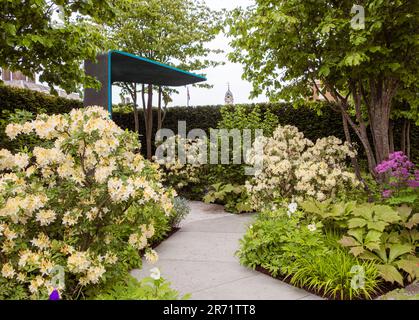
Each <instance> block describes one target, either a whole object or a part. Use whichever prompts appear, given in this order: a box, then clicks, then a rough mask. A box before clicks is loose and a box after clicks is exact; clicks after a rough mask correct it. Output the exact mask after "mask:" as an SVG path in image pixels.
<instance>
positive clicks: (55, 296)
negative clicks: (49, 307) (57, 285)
mask: <svg viewBox="0 0 419 320" xmlns="http://www.w3.org/2000/svg"><path fill="white" fill-rule="evenodd" d="M49 300H60V294H59V293H58V290H57V289H54V290H53V291H52V292H51V294H50V295H49Z"/></svg>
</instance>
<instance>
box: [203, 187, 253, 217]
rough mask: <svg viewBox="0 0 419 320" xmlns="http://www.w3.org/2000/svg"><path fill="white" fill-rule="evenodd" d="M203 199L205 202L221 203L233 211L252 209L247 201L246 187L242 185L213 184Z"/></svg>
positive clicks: (248, 210) (239, 211)
mask: <svg viewBox="0 0 419 320" xmlns="http://www.w3.org/2000/svg"><path fill="white" fill-rule="evenodd" d="M203 200H204V202H206V203H214V202H216V203H222V204H224V205H225V209H226V210H227V211H229V212H233V213H241V212H250V211H252V206H251V205H250V204H249V203H248V196H247V191H246V187H245V186H242V185H232V184H223V183H221V182H220V183H216V184H213V185H211V189H210V190H209V191H208V192H207V194H206V195H205V196H204V197H203Z"/></svg>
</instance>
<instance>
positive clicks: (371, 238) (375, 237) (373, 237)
mask: <svg viewBox="0 0 419 320" xmlns="http://www.w3.org/2000/svg"><path fill="white" fill-rule="evenodd" d="M381 235H382V233H381V232H379V231H376V230H370V231H368V233H367V235H366V236H365V242H380V238H381Z"/></svg>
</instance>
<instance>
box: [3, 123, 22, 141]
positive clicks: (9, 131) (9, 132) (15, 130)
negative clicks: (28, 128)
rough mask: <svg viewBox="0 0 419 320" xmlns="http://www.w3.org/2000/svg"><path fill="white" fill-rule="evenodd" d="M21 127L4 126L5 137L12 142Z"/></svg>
mask: <svg viewBox="0 0 419 320" xmlns="http://www.w3.org/2000/svg"><path fill="white" fill-rule="evenodd" d="M21 131H22V126H21V125H20V124H17V123H10V124H8V125H7V126H6V130H5V132H6V135H7V136H8V137H9V138H10V140H14V139H15V138H16V136H17V135H18V134H19V133H21Z"/></svg>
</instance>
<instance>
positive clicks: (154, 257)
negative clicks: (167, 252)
mask: <svg viewBox="0 0 419 320" xmlns="http://www.w3.org/2000/svg"><path fill="white" fill-rule="evenodd" d="M145 259H146V260H147V261H148V262H149V263H151V264H155V263H156V262H157V261H158V260H159V256H158V254H157V252H156V251H154V250H152V249H151V250H148V251H147V252H146V253H145Z"/></svg>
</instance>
